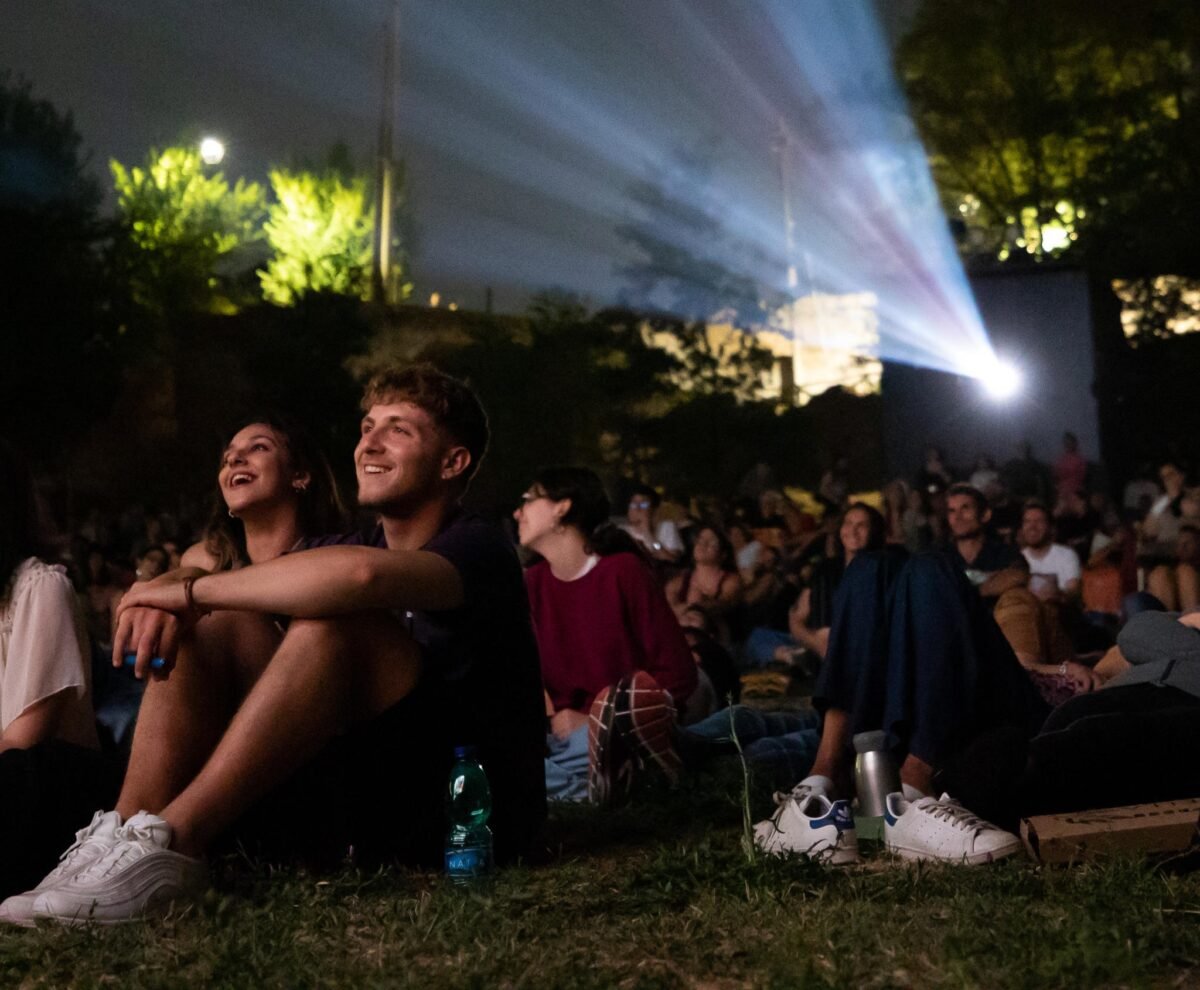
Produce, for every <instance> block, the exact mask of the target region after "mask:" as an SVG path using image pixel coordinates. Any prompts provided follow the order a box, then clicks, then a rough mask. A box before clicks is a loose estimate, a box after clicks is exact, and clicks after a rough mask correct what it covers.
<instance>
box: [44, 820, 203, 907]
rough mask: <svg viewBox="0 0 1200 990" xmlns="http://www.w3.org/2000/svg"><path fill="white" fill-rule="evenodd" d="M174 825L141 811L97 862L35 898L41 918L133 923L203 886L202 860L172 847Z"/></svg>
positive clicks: (117, 833) (128, 822) (122, 827)
mask: <svg viewBox="0 0 1200 990" xmlns="http://www.w3.org/2000/svg"><path fill="white" fill-rule="evenodd" d="M170 846H171V826H170V825H169V824H168V823H167V822H165V821H164V820H163V819H161V818H159V817H158V816H157V815H151V814H147V813H146V812H139V813H138V814H136V815H134V816H133V817H132V818H130V819H129V821H127V822H126V823H125V824H124V825H122V826H121V827H120V828H118V829H117V830H116V835H115V841H114V842H113V845H112V847H111V848H110V849H109V850H108V851H107V852H106V853H105V854H104V855H103V856H101V857H100V858H99V859H98V860H96V861H95V862H93V863H91V864H90V865H89V866H87V867H86V868H85V869H83V870H81V871H80V872H78V873H76V874H75V876H73V877H71V878H70V879H69V880H67V881H66V882H64V883H60V884H57V885H56V886H54V887H51V888H50V889H49V890H47V891H45V892H44V893H42V894H39V895H38V897H37V899H36V900H35V901H34V902H33V914H34V917H35V918H37V919H42V918H51V919H55V920H57V921H62V922H67V923H74V924H86V923H89V922H90V923H92V924H97V925H113V924H119V923H121V922H123V921H134V920H136V919H138V918H142V917H145V916H146V915H149V914H153V913H155V912H156V911H159V910H161V909H163V908H164V907H166V906H167V905H168V904H169V903H170V902H171V901H174V900H176V899H177V898H180V897H189V896H191V895H193V894H195V893H198V892H199V891H200V890H202V889H203V887H204V884H205V868H204V863H203V862H201V861H200V860H198V859H193V858H192V857H191V856H184V855H183V854H182V853H177V852H175V851H174V850H172V849H171V848H170Z"/></svg>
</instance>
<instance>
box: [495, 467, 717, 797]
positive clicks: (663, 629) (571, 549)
mask: <svg viewBox="0 0 1200 990" xmlns="http://www.w3.org/2000/svg"><path fill="white" fill-rule="evenodd" d="M514 516H515V518H516V520H517V527H518V529H517V532H518V537H519V539H520V542H521V546H523V547H525V548H526V549H528V550H532V551H534V552H535V553H537V554H538V555H539V556H540V557H541V560H539V561H538V562H537V563H535V564H534V565H533V566H532V567H530V568H529V569H528V570H527V571H526V572H525V587H526V589H527V590H528V592H529V604H530V612H531V614H532V617H533V627H534V631H535V632H536V634H537V640H538V649H539V652H540V654H541V661H542V680H543V683H544V685H545V688H546V715H547V717H548V718H549V722H550V733H549V735H548V738H547V745H548V747H549V750H550V756H549V758H548V759H547V761H546V783H547V791H548V793H549V796H550V797H551V798H552V799H553V798H559V799H562V800H582V799H583V798H584V797H587V796H590V797H591V799H592V800H593V801H597V802H599V803H608V802H610V801H613V800H615V799H617V798H620V797H624V796H626V795H627V794H628V793H629V790H630V787H631V785H632V782H633V774H634V773H635V772H636V771H637V770H638V769H639V768H643V767H657V768H658V770H660V771H662V773H663V774H665V775H666V777H667V779H668V780H674V779H675V778H676V777H677V776H678V773H679V770H680V763H679V757H678V755H677V754H676V752H675V749H674V745H673V742H672V732H673V729H674V726H675V722H676V719H677V717H678V715H679V713H680V712H681V711H683V709H684V708H685V707H686V705H687V704H688V702H689V701H691V700H692V696H693V695H694V694H695V693H696V692H697V685H698V684H699V682H700V678H699V675H698V673H697V668H696V663H695V660H694V659H693V658H692V653H691V650H690V649H689V648H688V644H687V640H686V639H685V638H684V635H683V630H682V629H681V628H680V626H679V623H678V622H677V621H676V619H675V616H674V614H673V613H672V611H671V608H670V606H669V605H668V604H667V600H666V598H665V597H664V595H663V592H662V589H661V588H660V587H659V585H658V584H657V583H656V582H655V580H654V576H653V574H652V573H651V572H650V569H649V567H648V566H647V565H646V562H645V561H644V560H643V558H642V557H641V555H640V554H639V553H638V552H637V548H636V544H634V543H633V541H632V540H630V539H629V538H628V536H627V535H626V534H625V533H623V532H621V531H620V530H618V529H616V528H615V527H612V526H608V525H606V523H607V520H608V516H609V502H608V498H607V496H606V495H605V494H604V487H603V485H602V484H601V483H600V479H599V478H598V477H596V475H595V474H594V473H593V472H592V471H589V470H587V469H585V468H569V467H560V468H550V469H547V470H545V471H542V472H541V473H540V474H539V475H538V476H537V477H536V478H535V479H534V481H533V483H532V484H531V485H530V486H529V488H528V489H527V490H526V492H525V494H524V495H523V496H522V499H521V505H520V506H519V507H518V508H517V510H516V512H515V513H514ZM702 714H707V712H703V713H702ZM589 726H590V733H589ZM589 736H590V738H589Z"/></svg>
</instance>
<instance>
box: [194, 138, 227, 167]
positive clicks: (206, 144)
mask: <svg viewBox="0 0 1200 990" xmlns="http://www.w3.org/2000/svg"><path fill="white" fill-rule="evenodd" d="M224 157H225V142H223V141H222V140H221V139H220V138H215V137H206V138H205V139H204V140H202V141H201V142H200V160H201V161H202V162H204V164H205V165H220V164H221V159H223V158H224Z"/></svg>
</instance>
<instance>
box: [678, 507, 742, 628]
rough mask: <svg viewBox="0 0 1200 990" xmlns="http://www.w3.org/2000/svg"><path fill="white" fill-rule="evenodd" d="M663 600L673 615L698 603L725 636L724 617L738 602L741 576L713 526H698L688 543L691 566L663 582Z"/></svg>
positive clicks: (724, 538)
mask: <svg viewBox="0 0 1200 990" xmlns="http://www.w3.org/2000/svg"><path fill="white" fill-rule="evenodd" d="M666 591H667V601H668V602H670V603H671V607H672V608H673V609H674V610H675V614H676V616H678V617H679V618H683V613H684V612H686V611H687V609H688V607H689V606H691V605H700V606H701V607H702V608H704V610H705V611H706V612H708V614H709V615H710V616H711V617H712V619H713V620H714V621H715V622H717V623H718V626H719V628H720V629H721V633H722V635H721V638H722V639H728V627H727V625H726V620H727V618H728V616H729V613H730V612H732V611H733V609H735V608H736V607H737V606H738V605H740V604H741V601H742V579H741V577H740V575H739V574H738V572H737V564H736V562H735V561H734V558H733V546H732V544H731V543H730V542H729V538H728V537H727V536H726V535H725V534H724V533H723V532H721V530H720V529H718V528H717V527H716V526H714V525H702V526H700V527H698V529H697V532H696V541H695V543H693V544H692V565H691V567H689V568H687V569H686V570H684V571H682V572H681V573H679V574H676V575H675V576H674V577H673V578H671V580H670V581H668V582H667V588H666Z"/></svg>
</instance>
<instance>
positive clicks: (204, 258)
mask: <svg viewBox="0 0 1200 990" xmlns="http://www.w3.org/2000/svg"><path fill="white" fill-rule="evenodd" d="M109 167H110V168H111V170H112V175H113V184H114V187H115V189H116V193H117V211H118V219H119V224H120V236H119V237H118V239H117V242H116V244H115V247H114V260H115V262H116V265H117V268H118V269H119V270H120V271H121V272H122V274H123V275H124V276H125V278H126V281H127V284H128V287H129V291H130V294H131V296H132V298H133V300H134V302H136V303H137V304H138V305H140V306H142V307H145V308H147V309H150V310H152V311H156V312H160V313H164V312H179V311H208V312H231V311H233V310H234V309H236V304H237V298H236V293H235V292H234V291H233V290H234V278H235V276H236V275H237V274H238V273H239V272H240V271H241V270H244V269H245V268H246V267H248V264H249V260H250V259H249V257H248V255H249V251H248V249H249V248H250V247H251V246H252V245H253V244H254V243H255V242H256V241H257V240H259V239H260V237H261V226H260V225H261V222H262V217H263V214H264V202H263V190H262V187H261V186H259V185H258V184H257V183H254V182H246V181H244V180H242V179H238V180H237V182H236V183H234V185H232V186H230V184H229V182H228V181H227V180H226V179H225V176H224V175H223V174H222V173H221V172H219V171H213V170H211V169H210V168H208V167H207V166H205V164H204V163H203V162H202V161H201V159H200V155H199V153H198V152H197V151H195V150H193V149H190V148H183V147H172V148H166V149H164V150H162V151H158V150H157V149H155V150H151V152H150V154H149V155H148V156H147V158H146V162H145V164H144V165H143V166H134V167H133V168H126V167H125V166H124V165H122V164H121V163H120V162H118V161H116V160H115V159H114V160H113V161H112V162H111V163H110V166H109Z"/></svg>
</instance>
